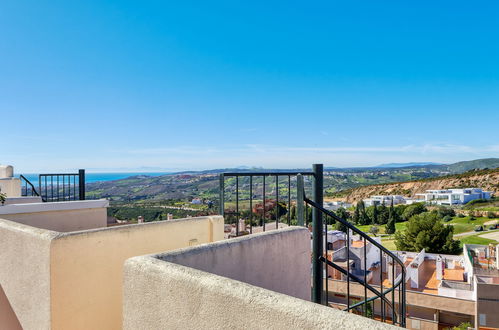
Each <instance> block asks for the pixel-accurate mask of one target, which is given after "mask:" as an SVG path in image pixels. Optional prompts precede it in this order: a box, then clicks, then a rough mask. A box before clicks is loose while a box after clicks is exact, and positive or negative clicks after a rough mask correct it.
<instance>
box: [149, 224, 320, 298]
mask: <svg viewBox="0 0 499 330" xmlns="http://www.w3.org/2000/svg"><path fill="white" fill-rule="evenodd" d="M157 258H158V259H161V260H164V261H168V262H173V263H176V264H180V265H183V266H187V267H192V268H195V269H199V270H202V271H206V272H209V273H212V274H217V275H220V276H225V277H228V278H231V279H234V280H238V281H242V282H245V283H248V284H252V285H256V286H259V287H262V288H266V289H269V290H273V291H277V292H280V293H284V294H287V295H290V296H293V297H297V298H301V299H305V300H310V294H311V290H310V232H309V231H308V230H307V229H306V228H303V227H290V228H286V229H281V230H278V231H276V230H273V231H268V232H265V233H261V234H255V235H248V236H243V237H239V238H234V239H230V240H223V241H219V242H216V243H213V244H204V245H200V246H196V247H191V248H184V249H180V250H177V251H172V252H168V253H164V254H161V255H159V256H157Z"/></svg>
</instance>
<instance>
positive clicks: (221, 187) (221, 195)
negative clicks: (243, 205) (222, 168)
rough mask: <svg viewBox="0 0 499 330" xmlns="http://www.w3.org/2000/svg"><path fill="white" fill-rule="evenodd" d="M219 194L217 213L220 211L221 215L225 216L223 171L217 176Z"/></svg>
mask: <svg viewBox="0 0 499 330" xmlns="http://www.w3.org/2000/svg"><path fill="white" fill-rule="evenodd" d="M218 189H219V192H218V194H219V196H218V199H219V200H220V201H219V205H218V213H220V215H221V216H223V217H225V177H224V174H223V173H220V176H219V187H218Z"/></svg>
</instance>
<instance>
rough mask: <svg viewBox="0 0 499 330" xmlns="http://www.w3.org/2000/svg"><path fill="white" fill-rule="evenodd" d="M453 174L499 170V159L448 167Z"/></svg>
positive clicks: (487, 159)
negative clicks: (480, 170)
mask: <svg viewBox="0 0 499 330" xmlns="http://www.w3.org/2000/svg"><path fill="white" fill-rule="evenodd" d="M446 166H447V169H448V170H449V172H451V173H463V172H466V171H470V170H473V169H485V168H490V169H494V168H499V158H483V159H476V160H468V161H463V162H458V163H454V164H450V165H446Z"/></svg>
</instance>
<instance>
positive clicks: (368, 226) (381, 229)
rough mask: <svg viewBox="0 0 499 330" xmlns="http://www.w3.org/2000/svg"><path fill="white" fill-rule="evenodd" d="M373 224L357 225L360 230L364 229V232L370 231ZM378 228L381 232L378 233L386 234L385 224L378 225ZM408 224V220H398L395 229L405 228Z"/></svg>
mask: <svg viewBox="0 0 499 330" xmlns="http://www.w3.org/2000/svg"><path fill="white" fill-rule="evenodd" d="M372 226H373V225H364V226H356V227H357V228H359V229H360V230H362V231H363V232H365V233H369V229H370V228H371V227H372ZM377 226H378V228H379V232H378V234H377V235H384V234H385V229H386V226H385V225H377ZM406 226H407V222H397V223H396V224H395V230H396V231H399V230H405V227H406Z"/></svg>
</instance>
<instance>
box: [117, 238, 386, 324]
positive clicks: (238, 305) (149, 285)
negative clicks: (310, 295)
mask: <svg viewBox="0 0 499 330" xmlns="http://www.w3.org/2000/svg"><path fill="white" fill-rule="evenodd" d="M276 232H279V231H276ZM252 236H253V235H252ZM249 239H251V238H249ZM213 245H217V244H213ZM184 252H187V253H188V251H187V250H184ZM284 253H285V252H284V251H283V254H284ZM165 257H166V256H165V255H163V256H162V258H163V259H168V258H165ZM281 271H282V273H283V274H284V273H285V272H286V271H287V269H282V270H281ZM255 275H258V273H256V272H255ZM262 275H265V273H264V274H262ZM124 276H125V283H124V306H123V307H124V312H123V320H124V321H123V328H124V329H139V328H140V329H180V328H183V329H373V330H374V329H395V327H393V326H391V325H389V324H386V323H381V322H377V321H374V320H371V319H369V318H364V317H362V316H358V315H354V314H351V313H346V312H343V311H339V310H336V309H333V308H329V307H326V306H322V305H319V304H315V303H312V302H310V301H306V300H302V299H298V298H295V297H291V296H289V295H285V294H282V293H278V292H275V291H271V290H267V289H264V288H261V287H257V286H254V285H250V284H247V283H244V282H241V281H237V280H234V279H230V278H227V277H223V276H219V275H215V274H212V273H208V272H205V271H201V270H198V269H194V268H191V267H186V266H183V265H179V264H175V263H172V262H167V261H164V260H161V259H158V258H157V257H154V256H142V257H135V258H132V259H129V260H127V261H126V263H125V275H124ZM309 285H310V277H309Z"/></svg>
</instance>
